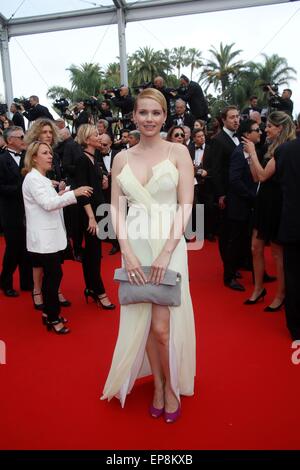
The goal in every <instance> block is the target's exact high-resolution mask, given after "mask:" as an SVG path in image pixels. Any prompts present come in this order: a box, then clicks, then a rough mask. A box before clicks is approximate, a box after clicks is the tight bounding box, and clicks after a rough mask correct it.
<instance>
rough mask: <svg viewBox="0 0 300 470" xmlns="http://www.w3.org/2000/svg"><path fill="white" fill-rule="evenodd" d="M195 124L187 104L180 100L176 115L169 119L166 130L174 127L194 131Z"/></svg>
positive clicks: (177, 101)
mask: <svg viewBox="0 0 300 470" xmlns="http://www.w3.org/2000/svg"><path fill="white" fill-rule="evenodd" d="M194 122H195V119H194V117H193V116H192V115H191V113H189V112H188V111H187V110H186V102H185V101H184V100H182V99H181V98H179V99H177V100H176V103H175V114H171V116H170V117H169V118H168V119H167V121H166V126H165V128H166V130H169V129H170V128H171V127H172V126H181V127H183V126H188V127H189V128H190V129H193V127H194Z"/></svg>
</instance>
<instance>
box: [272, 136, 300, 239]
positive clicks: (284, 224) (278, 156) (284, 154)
mask: <svg viewBox="0 0 300 470" xmlns="http://www.w3.org/2000/svg"><path fill="white" fill-rule="evenodd" d="M299 155H300V140H299V139H295V140H293V141H291V142H286V143H285V144H282V145H280V146H279V147H278V148H277V149H276V150H275V154H274V157H275V161H276V175H277V177H278V180H279V182H280V185H281V190H282V212H281V221H280V226H279V233H278V240H279V241H280V242H282V243H295V242H296V243H299V242H300V217H299V200H300V195H299V191H300V189H299V188H300V158H299Z"/></svg>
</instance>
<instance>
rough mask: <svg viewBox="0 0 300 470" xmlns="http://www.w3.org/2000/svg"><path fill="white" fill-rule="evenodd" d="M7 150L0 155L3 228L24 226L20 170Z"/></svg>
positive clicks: (0, 194)
mask: <svg viewBox="0 0 300 470" xmlns="http://www.w3.org/2000/svg"><path fill="white" fill-rule="evenodd" d="M23 162H24V157H21V161H20V167H18V165H17V164H16V162H15V161H14V159H13V158H12V156H11V155H10V153H9V152H8V150H6V151H5V152H4V153H2V154H1V155H0V216H1V222H2V227H3V228H6V227H7V228H12V227H16V228H17V227H23V226H24V213H25V211H24V203H23V196H22V182H23V178H22V176H21V169H22V168H23Z"/></svg>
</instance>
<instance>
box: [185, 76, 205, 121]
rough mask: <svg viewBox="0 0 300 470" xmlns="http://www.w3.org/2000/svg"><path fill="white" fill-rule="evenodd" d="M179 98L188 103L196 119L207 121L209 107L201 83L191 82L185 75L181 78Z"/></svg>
mask: <svg viewBox="0 0 300 470" xmlns="http://www.w3.org/2000/svg"><path fill="white" fill-rule="evenodd" d="M178 98H181V99H183V100H184V101H186V102H187V103H188V105H189V107H190V111H191V113H192V114H193V116H194V118H195V119H203V120H204V121H207V114H208V106H207V101H206V99H205V97H204V94H203V91H202V88H201V86H200V85H199V83H197V82H193V81H192V80H189V79H188V77H186V76H185V75H181V77H180V88H178Z"/></svg>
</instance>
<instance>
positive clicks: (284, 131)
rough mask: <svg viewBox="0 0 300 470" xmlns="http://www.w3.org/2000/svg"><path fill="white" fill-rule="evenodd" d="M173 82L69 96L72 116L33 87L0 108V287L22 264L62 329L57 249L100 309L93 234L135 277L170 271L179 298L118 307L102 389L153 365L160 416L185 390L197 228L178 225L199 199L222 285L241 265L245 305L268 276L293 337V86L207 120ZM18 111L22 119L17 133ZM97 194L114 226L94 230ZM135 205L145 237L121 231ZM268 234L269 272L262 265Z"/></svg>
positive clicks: (194, 92)
mask: <svg viewBox="0 0 300 470" xmlns="http://www.w3.org/2000/svg"><path fill="white" fill-rule="evenodd" d="M180 84H181V86H182V90H183V91H182V92H181V93H180V94H179V95H178V93H177V95H175V94H174V90H172V89H167V88H166V87H165V85H164V82H163V80H162V78H161V77H157V78H156V79H155V80H154V84H153V87H149V88H146V89H144V90H142V91H141V92H140V93H139V94H138V95H137V97H136V99H135V100H134V99H133V98H132V97H131V95H130V92H129V89H128V87H121V88H120V89H119V90H114V91H111V90H110V91H108V90H106V91H105V94H106V99H105V100H104V102H103V103H101V106H100V109H101V114H100V115H97V117H95V115H94V114H93V113H89V112H88V110H87V108H86V106H85V103H84V101H80V102H78V104H77V109H76V114H75V115H74V114H72V115H71V114H68V113H69V111H67V112H66V113H65V114H64V115H63V116H62V117H61V118H59V119H56V120H54V118H53V116H52V115H51V113H50V112H49V110H48V109H47V108H46V107H44V106H41V105H40V104H39V99H38V97H36V96H32V97H30V102H31V105H32V106H31V108H30V110H27V111H25V110H24V109H17V107H16V106H15V104H12V105H11V108H10V109H11V112H12V113H13V118H12V121H10V120H9V119H8V118H7V116H6V115H5V119H4V118H3V116H1V123H2V124H1V128H2V131H1V138H2V142H1V154H0V216H1V227H2V231H3V234H4V238H5V251H4V256H3V260H2V270H1V276H0V287H1V289H2V290H3V293H4V295H6V296H7V297H16V296H18V295H19V292H17V290H16V289H15V288H14V285H13V275H14V272H15V271H16V269H17V268H19V273H20V289H21V290H25V291H31V293H32V299H33V306H34V308H35V309H37V310H40V311H41V314H42V322H43V324H44V325H45V326H46V327H47V329H48V330H49V331H52V332H55V333H56V334H68V333H69V332H70V331H71V330H70V328H69V327H67V326H66V323H67V319H66V318H65V317H63V316H62V315H61V307H70V306H71V302H70V301H69V300H67V299H66V298H65V297H64V295H63V292H62V288H61V281H62V277H63V271H62V264H63V261H64V259H73V260H74V261H78V262H81V263H82V270H83V278H84V289H83V291H84V296H85V299H86V301H87V302H88V300H89V299H92V300H93V301H95V303H96V304H97V305H98V306H99V307H101V308H103V309H107V310H113V309H115V308H116V305H115V304H114V303H113V302H112V301H111V300H110V298H109V293H108V292H107V290H106V288H105V286H104V283H103V280H102V276H101V257H102V255H101V253H102V243H103V241H107V242H109V243H110V244H111V250H110V252H109V253H110V255H114V254H116V253H118V252H120V251H121V253H122V259H123V265H124V267H125V268H126V271H127V273H128V276H129V281H130V283H132V284H137V285H140V284H145V283H147V282H150V283H153V284H160V282H161V281H162V279H163V277H164V275H165V272H166V270H167V269H169V268H170V269H173V270H175V271H177V272H179V273H180V274H181V279H182V285H181V305H180V306H179V307H168V306H162V305H156V304H149V303H145V304H143V303H139V304H131V305H126V306H125V305H122V306H121V318H120V330H119V335H118V339H117V344H116V348H115V352H114V356H113V361H112V365H111V369H110V372H109V375H108V378H107V381H106V384H105V387H104V392H103V397H102V398H103V399H110V398H112V397H113V396H118V397H119V398H120V400H121V403H122V406H124V403H125V399H126V396H127V394H128V393H129V392H130V390H131V389H132V387H133V385H134V382H135V380H136V378H137V377H139V376H140V375H145V374H147V373H148V374H150V373H151V372H152V374H153V377H154V395H153V402H152V404H151V406H150V414H151V416H153V417H154V418H158V417H160V416H162V415H163V416H164V418H165V420H166V422H168V423H172V422H175V421H176V420H177V419H178V417H179V416H180V413H181V407H180V395H192V394H193V383H194V374H195V331H194V319H193V308H192V302H191V297H190V292H189V285H188V266H187V255H186V246H187V244H186V242H188V243H193V242H194V239H193V238H192V239H189V238H188V237H187V236H186V233H185V229H186V226H187V224H188V222H189V220H190V219H191V221H192V227H193V233H194V234H195V235H196V238H197V237H198V236H199V232H198V228H197V227H198V226H197V223H198V221H197V206H198V205H203V206H204V228H203V227H202V228H203V235H204V238H205V239H206V240H208V241H209V242H214V241H216V240H217V239H218V243H219V252H220V257H221V260H222V263H223V281H224V285H225V286H226V287H227V288H229V289H231V290H232V291H233V292H235V291H238V292H240V291H244V290H245V287H244V286H243V284H242V282H241V278H242V275H241V272H240V271H241V270H242V269H246V270H249V271H251V272H252V277H253V291H252V293H251V295H250V296H249V298H247V299H245V301H244V304H245V305H247V306H251V305H253V304H257V302H259V301H260V300H261V299H263V298H264V297H265V296H266V294H267V290H266V288H265V283H266V282H277V289H276V292H275V296H274V298H273V300H272V302H271V303H270V304H269V305H267V306H266V307H265V309H264V310H265V311H266V312H277V311H279V310H281V309H282V308H283V307H284V308H285V314H286V321H287V327H288V330H289V332H290V335H291V337H292V339H298V340H299V339H300V305H299V297H298V290H299V288H300V285H299V280H298V279H299V276H298V273H297V268H298V265H299V262H300V225H299V218H298V217H297V214H298V211H297V206H298V204H297V201H298V196H297V189H298V185H299V183H300V163H299V157H298V153H299V146H300V141H299V138H296V135H297V132H296V131H297V129H296V125H295V123H294V122H293V120H292V117H291V111H292V105H291V100H290V97H291V90H285V91H284V93H283V96H282V98H281V100H278V101H277V102H278V103H279V104H280V106H281V108H280V109H279V105H278V106H277V109H273V110H272V112H269V113H268V115H267V116H263V115H262V109H261V108H260V107H259V106H258V102H257V97H255V96H252V97H251V99H250V103H249V106H248V107H247V108H245V109H244V110H243V111H242V113H241V112H240V110H239V109H238V108H237V107H236V106H234V105H230V106H226V107H225V108H224V109H223V110H222V112H221V114H220V117H219V119H215V120H213V122H212V123H211V124H212V125H211V126H210V132H208V129H207V119H208V109H207V103H206V100H205V98H204V95H203V92H202V90H201V87H200V86H199V84H196V83H195V82H191V81H189V80H188V78H187V77H185V76H182V77H181V83H180ZM269 91H270V94H272V95H273V94H274V92H273V90H272V89H270V90H269ZM116 95H117V96H116ZM277 98H278V97H277ZM93 99H94V97H93ZM172 100H173V101H174V106H172V105H171V101H172ZM287 101H288V106H286V109H284V105H286V104H287ZM111 102H112V103H113V104H114V105H115V106H117V107H118V108H120V110H121V113H122V116H123V118H122V119H121V120H119V119H114V117H113V114H112V112H111V111H110V103H111ZM24 117H25V119H27V120H28V121H29V122H30V126H29V128H28V130H27V131H26V130H25V129H26V126H25V123H24ZM66 118H68V120H69V122H71V123H72V129H71V130H70V129H69V127H68V125H67V122H68V121H66ZM116 128H117V129H118V134H116V132H115V129H116ZM124 200H125V203H124ZM121 201H122V202H121ZM104 204H106V206H105V208H106V215H107V216H108V221H109V222H108V225H109V224H111V225H112V226H113V229H114V230H113V231H111V230H107V232H106V235H107V236H106V239H105V240H104V238H105V237H103V236H102V234H99V223H100V222H101V219H102V217H103V215H100V213H99V207H102V206H103V205H104ZM157 206H158V207H159V210H161V211H166V214H165V215H166V217H162V218H163V220H164V222H163V223H162V226H161V225H160V224H158V225H159V227H158V226H156V224H157V220H158V219H157V217H156V215H157V214H154V213H153V207H157ZM103 207H104V206H103ZM186 207H188V208H189V209H188V210H186ZM183 209H184V210H183ZM181 210H182V211H183V212H182V211H181ZM100 212H101V211H100ZM134 213H135V214H137V213H138V216H139V217H141V219H142V220H143V221H144V225H145V226H148V227H149V226H150V229H149V232H148V233H147V234H146V235H145V234H144V235H140V236H138V237H131V236H130V235H129V233H130V223H132V224H134V216H133V214H134ZM182 213H184V214H185V216H184V217H182ZM101 214H102V212H101ZM168 224H169V225H168ZM115 234H116V236H115ZM135 235H136V234H135ZM268 245H271V249H272V255H273V257H274V260H275V265H276V277H275V276H271V275H270V274H268V273H267V272H266V269H265V257H264V251H265V247H266V246H268ZM145 265H149V266H151V271H150V275H149V278H147V277H146V276H145V273H144V271H143V270H142V269H141V268H142V266H145ZM108 290H109V286H108ZM247 308H251V307H247Z"/></svg>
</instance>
